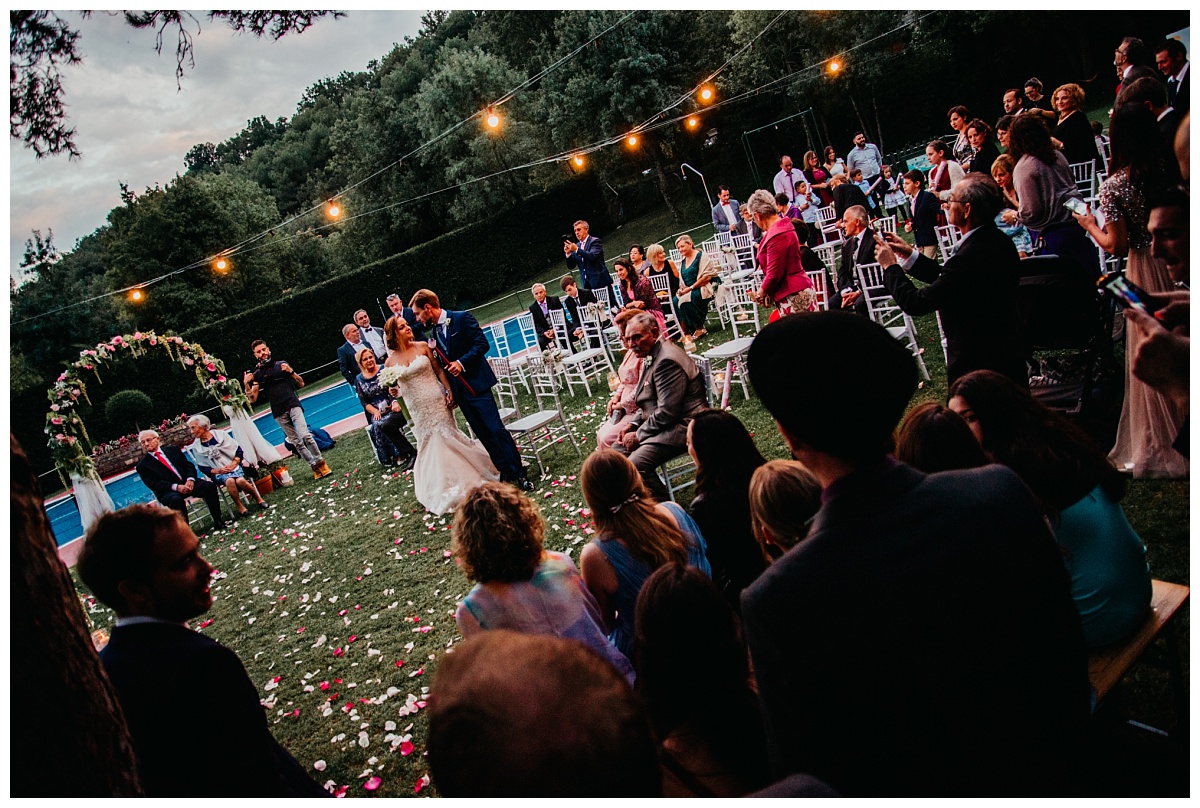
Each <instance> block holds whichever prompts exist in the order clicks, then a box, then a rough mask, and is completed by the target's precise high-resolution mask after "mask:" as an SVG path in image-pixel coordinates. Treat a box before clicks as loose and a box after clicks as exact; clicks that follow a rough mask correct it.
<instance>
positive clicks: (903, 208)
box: [808, 166, 912, 247]
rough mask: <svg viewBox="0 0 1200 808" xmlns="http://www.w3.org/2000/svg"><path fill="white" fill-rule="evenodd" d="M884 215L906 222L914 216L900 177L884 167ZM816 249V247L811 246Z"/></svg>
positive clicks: (890, 168)
mask: <svg viewBox="0 0 1200 808" xmlns="http://www.w3.org/2000/svg"><path fill="white" fill-rule="evenodd" d="M882 187H883V213H884V215H885V216H895V217H896V220H897V221H904V220H905V219H908V218H909V217H910V216H911V215H912V214H911V213H910V212H909V209H908V197H907V196H906V195H905V194H904V187H903V186H902V185H901V184H900V178H899V177H893V176H892V167H891V166H884V167H883V185H882ZM808 246H810V247H814V246H816V245H814V244H809V245H808Z"/></svg>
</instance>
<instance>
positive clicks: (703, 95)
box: [700, 84, 717, 104]
mask: <svg viewBox="0 0 1200 808" xmlns="http://www.w3.org/2000/svg"><path fill="white" fill-rule="evenodd" d="M716 97H717V91H716V90H714V89H713V86H712V85H711V84H705V85H704V86H703V87H701V88H700V100H701V101H703V102H704V103H705V104H708V103H710V102H711V101H712V100H713V99H714V98H716Z"/></svg>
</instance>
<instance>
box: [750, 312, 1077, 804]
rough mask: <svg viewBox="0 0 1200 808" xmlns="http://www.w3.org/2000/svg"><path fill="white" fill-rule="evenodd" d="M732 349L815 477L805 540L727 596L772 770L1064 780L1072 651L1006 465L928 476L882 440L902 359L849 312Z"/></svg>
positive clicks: (897, 399) (908, 361)
mask: <svg viewBox="0 0 1200 808" xmlns="http://www.w3.org/2000/svg"><path fill="white" fill-rule="evenodd" d="M814 345H820V346H822V347H821V350H820V351H812V350H811V347H812V346H814ZM800 355H803V356H804V357H805V360H804V368H803V372H796V371H795V368H794V363H795V358H796V357H797V356H800ZM749 359H750V361H749V362H747V367H748V368H749V374H750V381H751V383H752V384H753V385H754V390H755V392H757V393H758V395H759V397H760V398H761V400H762V403H763V406H764V407H766V409H767V410H768V411H769V412H770V413H771V415H772V416H773V417H774V418H775V423H776V425H777V427H778V428H779V431H780V433H781V434H782V435H783V438H784V440H785V441H786V442H787V444H788V447H789V448H790V449H791V452H792V455H793V456H794V457H795V458H796V459H797V460H799V461H800V462H801V463H803V464H804V466H805V467H806V468H807V469H808V470H809V471H810V472H811V473H812V474H813V476H815V477H816V478H817V481H818V482H819V483H820V484H821V487H822V489H823V490H822V494H821V508H820V510H819V511H817V514H816V516H815V517H814V518H813V520H812V522H811V527H810V528H809V531H808V535H807V536H806V537H805V539H804V541H802V542H800V543H799V544H797V545H796V546H795V547H793V548H792V549H790V550H788V551H787V552H786V553H784V554H783V556H782V557H781V558H779V560H777V561H776V562H775V563H774V564H772V565H771V566H770V567H768V568H767V570H766V571H765V572H764V573H763V574H762V575H761V576H759V578H758V579H757V580H756V581H754V583H752V584H751V585H750V586H748V587H747V588H746V589H745V591H744V592H743V593H742V617H743V621H744V628H745V634H746V641H747V644H748V645H749V647H750V656H751V658H752V659H753V662H754V672H755V676H756V678H757V681H758V695H759V700H760V702H761V704H762V707H763V718H764V723H765V729H766V733H767V743H768V752H769V754H770V757H771V762H772V763H773V765H774V766H775V774H776V776H779V777H782V776H784V775H787V774H789V773H792V772H805V773H808V774H811V775H814V776H815V777H818V778H820V779H821V780H823V781H825V782H826V783H828V784H829V785H831V786H833V787H834V788H835V789H837V790H838V791H839V792H841V793H842V794H844V795H845V796H847V797H857V796H874V795H880V796H883V795H886V796H889V797H901V796H916V795H922V796H938V795H943V796H949V795H962V794H970V795H973V796H1000V795H1014V794H1039V795H1050V794H1062V793H1069V792H1070V791H1071V787H1072V785H1074V783H1073V782H1072V781H1073V780H1074V778H1076V777H1078V775H1079V771H1078V768H1077V766H1078V764H1079V762H1080V758H1081V757H1082V754H1081V753H1082V752H1083V750H1084V749H1085V748H1086V744H1085V743H1084V733H1085V732H1086V727H1087V721H1088V719H1089V690H1090V687H1089V684H1088V675H1087V652H1086V649H1085V647H1084V642H1083V629H1082V627H1081V625H1080V621H1079V614H1078V612H1077V611H1076V609H1075V605H1074V602H1073V601H1072V599H1071V588H1070V580H1069V578H1068V575H1067V571H1066V567H1065V566H1064V565H1063V561H1062V553H1061V552H1060V550H1059V548H1058V546H1057V544H1056V543H1055V541H1054V536H1053V535H1052V534H1051V532H1050V530H1049V528H1048V527H1047V526H1046V520H1045V519H1044V518H1043V517H1042V513H1041V510H1040V509H1039V508H1038V505H1037V503H1036V502H1034V499H1033V496H1032V494H1030V492H1029V489H1028V488H1026V486H1025V484H1024V483H1023V482H1022V481H1021V478H1020V477H1018V476H1017V475H1016V473H1015V472H1013V471H1012V470H1011V469H1008V468H1006V467H1004V466H999V465H991V466H984V467H982V468H974V469H969V470H964V471H945V472H941V473H939V474H929V475H926V474H922V473H921V472H920V471H918V470H916V469H914V468H912V467H911V466H907V465H905V464H903V463H900V462H898V461H897V460H895V459H894V458H893V457H891V456H890V455H889V454H888V453H887V452H888V446H889V443H890V440H891V436H892V430H893V429H894V428H895V426H896V423H897V422H898V421H899V420H900V416H901V415H903V414H904V411H905V409H906V408H907V407H908V404H909V400H910V399H911V397H912V394H913V393H914V392H915V391H916V389H917V369H916V365H915V363H914V361H913V358H912V356H911V355H910V354H909V352H908V350H907V349H906V348H905V347H904V346H903V345H901V344H900V343H899V342H897V341H896V340H895V339H893V338H892V337H891V336H890V335H889V334H888V332H887V331H886V330H885V329H884V328H883V327H881V326H879V325H876V324H875V323H873V322H871V321H870V320H868V319H867V318H865V317H857V316H854V315H852V314H847V313H845V312H837V311H829V312H817V313H816V314H806V315H804V316H803V317H784V318H782V319H780V320H779V321H778V322H776V323H772V324H770V325H768V326H767V327H766V328H764V329H763V330H762V332H761V333H760V334H759V335H758V336H757V337H756V338H755V340H754V344H753V345H751V346H750V357H749ZM847 368H851V369H852V372H847ZM833 412H836V413H837V423H836V425H835V424H832V423H831V422H830V415H829V414H830V413H833Z"/></svg>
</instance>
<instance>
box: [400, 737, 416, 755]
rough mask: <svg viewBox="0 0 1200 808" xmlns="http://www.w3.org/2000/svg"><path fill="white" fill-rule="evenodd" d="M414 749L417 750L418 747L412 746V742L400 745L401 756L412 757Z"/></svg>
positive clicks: (404, 742)
mask: <svg viewBox="0 0 1200 808" xmlns="http://www.w3.org/2000/svg"><path fill="white" fill-rule="evenodd" d="M414 749H416V747H415V746H413V745H412V741H403V742H402V743H401V744H400V754H401V755H403V756H404V757H408V756H409V755H411V754H412V753H413V750H414Z"/></svg>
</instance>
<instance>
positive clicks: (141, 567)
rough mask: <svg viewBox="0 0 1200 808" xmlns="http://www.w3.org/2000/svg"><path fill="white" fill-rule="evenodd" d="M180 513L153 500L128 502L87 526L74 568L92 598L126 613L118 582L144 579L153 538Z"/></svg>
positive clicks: (166, 527) (117, 611)
mask: <svg viewBox="0 0 1200 808" xmlns="http://www.w3.org/2000/svg"><path fill="white" fill-rule="evenodd" d="M181 518H182V517H181V516H180V515H179V514H178V513H177V512H176V511H173V510H171V509H170V508H164V507H163V506H162V505H158V504H156V503H138V504H136V505H128V506H126V507H124V508H121V509H120V510H119V511H113V512H111V513H106V514H104V515H103V516H101V517H100V518H99V519H97V520H96V523H95V524H93V525H92V526H91V528H89V529H88V532H87V536H86V538H84V540H83V549H82V550H80V552H79V561H78V562H76V567H75V569H76V571H77V572H78V573H79V578H80V580H82V581H83V582H84V584H86V585H87V587H88V589H90V590H92V594H93V595H95V596H96V599H97V600H99V601H100V602H101V603H103V604H104V605H105V606H108V607H109V608H111V609H112V610H113V611H115V612H116V613H117V614H118V615H122V616H124V615H125V614H126V613H127V610H128V608H129V604H127V603H126V602H125V598H124V597H122V595H121V593H120V591H118V586H119V585H120V583H121V582H122V581H148V580H150V576H151V575H152V574H153V572H154V569H153V568H152V566H151V562H150V557H151V554H152V553H153V550H154V540H155V538H156V537H157V536H158V534H159V532H160V531H162V530H166V529H168V528H170V527H172V526H173V525H175V523H176V521H177V520H179V519H181Z"/></svg>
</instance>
